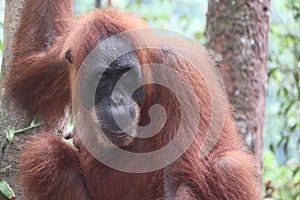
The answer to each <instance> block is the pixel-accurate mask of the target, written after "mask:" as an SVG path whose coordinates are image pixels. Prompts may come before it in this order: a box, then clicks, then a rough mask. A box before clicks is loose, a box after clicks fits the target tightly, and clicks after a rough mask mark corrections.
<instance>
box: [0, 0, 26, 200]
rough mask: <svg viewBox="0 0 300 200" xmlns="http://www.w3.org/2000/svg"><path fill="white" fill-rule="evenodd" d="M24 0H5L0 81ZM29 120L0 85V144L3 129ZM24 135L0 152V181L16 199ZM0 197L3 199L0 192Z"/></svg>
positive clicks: (3, 136) (5, 69)
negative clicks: (17, 108) (16, 110)
mask: <svg viewBox="0 0 300 200" xmlns="http://www.w3.org/2000/svg"><path fill="white" fill-rule="evenodd" d="M23 4H24V0H9V1H5V20H4V41H3V42H4V46H3V47H4V48H3V62H2V67H1V70H2V71H1V77H0V79H1V82H2V80H3V77H4V75H5V72H6V71H7V70H9V69H8V65H9V60H10V58H11V56H13V55H12V54H11V49H12V43H13V38H14V33H15V32H16V29H17V28H18V25H19V21H20V17H21V13H22V7H23ZM28 122H29V120H28V119H26V118H25V117H24V116H21V115H20V114H16V112H15V110H14V108H13V106H12V104H11V103H10V101H9V100H7V99H6V97H5V90H4V88H3V87H2V85H1V92H0V144H2V142H5V140H6V139H5V130H9V129H18V128H21V127H24V126H27V125H28ZM25 137H26V136H25V135H22V134H19V135H16V136H15V137H14V139H13V141H12V143H10V144H7V142H6V145H5V148H3V149H2V151H1V152H0V160H1V162H0V181H2V180H5V181H7V182H8V183H9V185H10V186H11V187H12V189H13V191H14V192H15V194H16V199H23V196H22V190H21V189H20V187H19V186H18V181H17V167H18V155H19V153H20V149H21V144H22V143H23V141H24V139H25ZM0 199H5V198H4V197H3V196H1V194H0Z"/></svg>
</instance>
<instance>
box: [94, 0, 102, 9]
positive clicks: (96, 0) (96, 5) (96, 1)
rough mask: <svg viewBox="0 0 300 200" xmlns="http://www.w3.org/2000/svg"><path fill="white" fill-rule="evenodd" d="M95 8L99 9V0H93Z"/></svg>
mask: <svg viewBox="0 0 300 200" xmlns="http://www.w3.org/2000/svg"><path fill="white" fill-rule="evenodd" d="M95 7H96V8H101V0H95Z"/></svg>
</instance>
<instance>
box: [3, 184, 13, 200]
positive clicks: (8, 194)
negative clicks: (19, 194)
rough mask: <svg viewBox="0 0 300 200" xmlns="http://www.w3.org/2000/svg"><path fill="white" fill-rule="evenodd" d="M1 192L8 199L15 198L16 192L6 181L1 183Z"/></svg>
mask: <svg viewBox="0 0 300 200" xmlns="http://www.w3.org/2000/svg"><path fill="white" fill-rule="evenodd" d="M0 192H1V193H2V194H3V195H4V196H5V197H7V198H8V199H12V198H14V197H15V193H14V191H13V190H12V189H11V187H10V186H9V185H8V183H7V182H6V181H0Z"/></svg>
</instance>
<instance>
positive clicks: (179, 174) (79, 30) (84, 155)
mask: <svg viewBox="0 0 300 200" xmlns="http://www.w3.org/2000/svg"><path fill="white" fill-rule="evenodd" d="M71 2H72V1H70V0H66V1H58V0H55V1H49V0H44V1H38V0H27V3H26V6H25V10H24V13H23V17H22V22H21V26H20V28H19V30H18V32H17V34H16V40H15V50H14V58H13V60H12V65H11V71H10V72H9V74H8V76H7V77H6V84H7V91H8V93H9V95H10V96H11V97H12V98H13V99H14V100H15V101H16V102H17V103H19V104H21V105H22V106H23V107H24V108H26V109H27V110H28V112H29V114H31V115H32V114H35V113H39V114H40V115H42V117H43V119H45V120H48V121H53V120H54V121H55V120H56V119H59V118H60V117H61V116H62V115H63V113H64V110H65V107H66V106H67V105H68V104H69V103H70V97H71V89H70V88H71V85H72V84H73V83H74V81H75V77H76V74H77V72H78V69H79V67H80V65H81V63H82V62H83V60H84V59H85V57H86V56H87V55H88V53H89V52H90V51H91V50H92V49H93V48H94V47H95V46H96V45H97V44H98V42H99V40H100V39H104V38H106V37H108V36H110V35H113V34H116V33H120V32H123V31H127V30H132V29H135V28H143V27H148V25H147V24H146V23H145V22H143V21H142V20H140V19H137V18H135V17H133V16H131V15H129V14H124V13H122V12H119V11H117V10H113V9H112V10H110V9H108V10H95V11H93V12H91V13H90V14H87V15H85V16H82V17H81V18H79V19H75V20H65V19H66V18H69V17H70V15H71ZM37 5H38V6H37ZM36 19H38V20H37V21H35V20H36ZM64 27H67V28H64ZM68 50H71V54H72V56H73V57H72V59H73V60H72V64H69V63H68V62H67V61H66V60H65V59H64V55H65V52H66V51H68ZM202 54H203V55H201V56H203V57H205V58H207V59H208V60H209V62H208V63H205V64H206V65H214V63H213V62H212V61H210V59H209V55H208V53H206V52H205V51H203V52H202ZM139 57H140V60H141V62H142V64H145V63H159V64H165V65H168V66H171V67H172V68H173V69H176V70H178V72H179V73H181V74H182V75H183V76H184V77H185V79H186V80H187V82H188V84H190V85H191V86H193V88H194V89H195V91H196V97H197V103H198V105H199V113H200V115H201V116H200V119H201V120H200V124H199V128H198V131H197V134H196V138H195V140H194V142H193V143H192V145H191V146H190V147H189V148H188V150H187V151H186V152H185V153H184V154H183V155H182V156H181V157H180V158H179V159H178V160H176V161H175V162H174V163H173V164H171V165H170V166H168V167H166V168H164V169H161V170H157V171H154V172H149V173H141V174H131V173H125V172H120V171H117V170H114V169H111V168H110V167H107V166H105V165H104V164H102V163H101V162H99V161H97V160H96V159H95V158H94V157H93V156H92V155H91V154H90V153H89V152H88V151H87V149H86V148H85V147H84V146H83V144H82V142H81V141H80V139H79V137H78V135H76V136H75V139H74V143H75V146H77V147H78V148H79V151H75V150H74V149H73V148H72V147H70V146H68V145H67V144H65V143H64V142H63V141H62V140H60V139H59V138H58V137H57V136H54V135H52V134H50V133H47V134H41V135H38V136H35V137H33V138H32V139H30V141H29V142H28V143H27V144H26V146H25V149H24V152H23V153H22V155H21V167H20V176H21V183H22V185H23V187H24V189H25V193H26V196H27V197H28V198H29V199H66V200H68V199H70V200H71V199H72V200H76V199H78V200H80V199H95V200H96V199H112V200H119V199H128V200H140V199H168V200H171V199H174V200H175V199H191V200H192V199H199V200H200V199H206V200H220V199H224V200H240V199H247V200H258V199H261V197H260V194H259V189H258V187H259V186H258V181H257V180H256V179H257V177H256V169H255V166H254V164H253V161H252V158H251V157H250V155H248V154H246V153H244V152H243V151H242V143H241V141H240V139H239V137H238V134H237V132H236V130H235V125H234V122H233V120H232V118H231V114H230V109H229V108H228V109H227V111H226V119H225V123H224V128H223V130H222V133H221V135H220V138H219V139H218V142H217V144H216V145H215V146H214V148H213V149H212V151H211V152H210V153H209V154H208V155H206V156H205V157H204V158H200V157H199V152H200V145H201V143H202V141H203V137H204V135H205V133H206V130H207V129H208V126H209V123H210V119H211V115H212V114H211V105H210V104H211V100H210V96H209V92H208V89H207V86H206V84H205V82H204V80H203V79H202V77H201V76H200V75H199V74H198V72H197V71H196V70H195V69H194V68H193V67H192V66H191V64H190V63H188V62H186V61H185V60H183V59H182V58H181V57H178V56H176V55H174V54H172V53H167V52H164V51H161V50H153V49H149V50H147V51H141V52H139ZM207 67H211V66H207ZM143 73H144V74H145V76H148V77H150V75H149V72H145V71H144V72H143ZM151 76H152V75H151ZM154 76H155V75H153V78H155V77H154ZM147 92H148V94H147V98H146V103H144V106H143V108H142V110H141V122H140V123H141V124H145V123H147V121H148V120H149V119H148V118H149V117H148V112H147V110H148V109H149V107H150V106H151V105H153V104H156V103H159V104H161V105H162V106H163V107H165V109H166V112H167V114H169V115H168V119H167V122H166V124H165V126H164V128H163V129H162V130H161V131H160V133H159V134H157V135H156V136H154V137H152V138H149V139H135V140H134V142H133V144H132V145H131V146H129V147H126V148H127V149H126V150H129V151H132V152H149V151H152V150H155V149H159V148H161V147H162V146H164V145H166V143H168V142H169V141H170V140H171V139H172V138H173V137H174V135H175V134H176V132H177V129H178V125H179V123H180V112H179V111H180V110H179V109H180V108H179V105H178V102H177V101H176V97H174V95H173V94H172V93H170V91H168V90H167V89H165V88H162V87H160V86H153V87H152V88H151V89H150V88H148V89H147ZM228 107H229V105H228ZM189 109H194V108H189ZM186 112H189V111H186ZM156 120H157V121H159V120H160V119H159V118H158V119H156ZM86 123H87V124H88V123H89V122H88V121H87V122H86ZM189 131H191V130H186V132H187V133H189ZM87 134H88V133H87ZM183 140H184V139H183ZM99 145H101V144H99ZM124 162H130V161H124Z"/></svg>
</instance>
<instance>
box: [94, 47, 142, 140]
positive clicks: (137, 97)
mask: <svg viewBox="0 0 300 200" xmlns="http://www.w3.org/2000/svg"><path fill="white" fill-rule="evenodd" d="M139 66H140V64H139V60H138V58H137V55H136V54H135V53H134V52H130V53H128V54H126V55H123V56H121V57H119V58H117V59H116V60H115V61H114V62H112V63H111V64H110V65H109V67H107V68H106V69H105V71H104V72H103V74H102V76H101V78H100V80H99V82H98V85H97V90H96V96H95V110H96V115H97V119H98V121H99V124H100V125H101V128H102V130H103V131H104V133H105V134H106V135H107V136H108V138H112V139H113V140H114V139H116V138H117V139H122V138H124V137H126V136H128V134H131V133H132V132H133V131H135V128H136V126H137V124H138V120H139V115H140V113H139V112H140V106H141V104H142V101H143V98H144V91H143V88H142V87H140V88H139V89H137V90H136V91H135V92H134V93H133V94H130V92H129V88H130V87H131V88H132V87H134V86H135V85H137V84H138V83H141V81H142V72H141V68H140V67H139ZM121 77H122V81H121V82H120V83H121V84H119V86H120V87H116V84H117V82H118V81H119V80H120V78H121ZM128 112H129V115H130V117H131V119H128V118H126V117H125V116H126V114H127V116H128ZM113 115H114V116H113ZM116 121H118V124H119V125H120V124H121V126H122V129H123V130H121V128H120V127H119V126H118V124H117V123H116Z"/></svg>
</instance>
